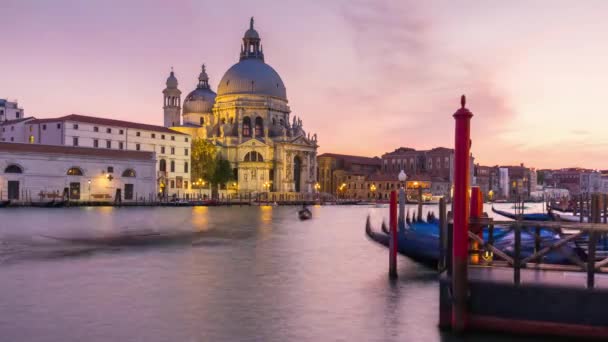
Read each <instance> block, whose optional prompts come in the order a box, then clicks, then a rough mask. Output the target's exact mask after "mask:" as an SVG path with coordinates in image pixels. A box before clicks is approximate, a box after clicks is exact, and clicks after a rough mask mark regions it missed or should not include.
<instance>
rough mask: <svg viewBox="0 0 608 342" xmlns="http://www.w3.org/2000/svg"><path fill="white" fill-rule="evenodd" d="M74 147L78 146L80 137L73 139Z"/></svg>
mask: <svg viewBox="0 0 608 342" xmlns="http://www.w3.org/2000/svg"><path fill="white" fill-rule="evenodd" d="M72 146H78V137H73V138H72Z"/></svg>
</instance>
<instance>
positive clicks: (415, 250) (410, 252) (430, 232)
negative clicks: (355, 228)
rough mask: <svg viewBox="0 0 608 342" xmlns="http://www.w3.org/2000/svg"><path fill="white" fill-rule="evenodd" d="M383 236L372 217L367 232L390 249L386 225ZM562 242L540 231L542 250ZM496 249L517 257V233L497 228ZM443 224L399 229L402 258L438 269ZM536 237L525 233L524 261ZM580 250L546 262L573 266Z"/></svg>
mask: <svg viewBox="0 0 608 342" xmlns="http://www.w3.org/2000/svg"><path fill="white" fill-rule="evenodd" d="M382 225H383V228H382V232H376V231H374V229H373V228H372V226H371V222H370V218H369V216H368V218H367V222H366V225H365V232H366V234H367V236H368V237H369V238H370V239H371V240H372V241H374V242H376V243H378V244H381V245H383V246H386V247H388V246H389V241H390V235H389V234H387V232H388V229H387V228H386V226H385V225H384V223H382ZM482 237H483V240H484V241H488V240H489V238H490V236H489V230H488V229H487V228H485V227H484V228H483V230H482ZM559 239H560V236H559V234H556V233H554V232H553V231H552V230H550V229H546V228H541V230H540V241H539V242H540V247H541V248H544V247H547V246H549V245H551V244H553V243H555V242H556V241H558V240H559ZM493 240H494V243H493V245H494V247H496V248H498V249H499V250H501V251H503V252H504V253H506V254H507V255H509V256H513V255H514V246H515V232H514V231H513V230H512V229H510V228H507V227H499V226H495V227H494V232H493ZM439 241H440V240H439V221H438V220H436V219H434V218H433V219H431V220H427V221H424V220H417V219H412V220H411V221H410V220H409V215H408V220H407V223H406V225H404V228H403V229H401V228H400V229H398V232H397V248H398V252H399V254H401V255H404V256H406V257H408V258H410V259H412V260H414V261H416V262H419V263H422V264H425V265H428V266H431V267H435V266H436V265H437V263H438V262H439V257H440V250H439ZM535 242H536V239H535V236H534V232H533V231H529V230H527V229H523V230H522V232H521V253H520V256H521V258H526V257H528V256H531V255H532V254H534V252H535V250H534V248H535ZM577 249H578V248H577V246H576V245H575V244H574V243H570V244H568V245H566V246H563V247H562V248H561V249H559V250H555V251H551V252H550V253H548V254H547V255H545V256H543V257H542V261H543V262H545V263H552V264H569V263H570V259H571V257H572V256H573V255H574V254H579V253H576V251H575V250H577Z"/></svg>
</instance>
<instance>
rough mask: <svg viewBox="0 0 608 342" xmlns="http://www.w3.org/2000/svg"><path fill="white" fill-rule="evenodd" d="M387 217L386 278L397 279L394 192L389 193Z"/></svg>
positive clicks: (395, 197)
mask: <svg viewBox="0 0 608 342" xmlns="http://www.w3.org/2000/svg"><path fill="white" fill-rule="evenodd" d="M389 215H390V217H389V229H390V233H391V238H390V241H389V261H388V267H389V269H388V276H389V277H390V278H397V247H398V246H397V192H396V191H394V190H393V191H391V202H390V207H389Z"/></svg>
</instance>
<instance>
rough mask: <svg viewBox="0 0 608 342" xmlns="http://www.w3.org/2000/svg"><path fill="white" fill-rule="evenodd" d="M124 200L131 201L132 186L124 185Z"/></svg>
mask: <svg viewBox="0 0 608 342" xmlns="http://www.w3.org/2000/svg"><path fill="white" fill-rule="evenodd" d="M125 199H126V200H132V199H133V184H125Z"/></svg>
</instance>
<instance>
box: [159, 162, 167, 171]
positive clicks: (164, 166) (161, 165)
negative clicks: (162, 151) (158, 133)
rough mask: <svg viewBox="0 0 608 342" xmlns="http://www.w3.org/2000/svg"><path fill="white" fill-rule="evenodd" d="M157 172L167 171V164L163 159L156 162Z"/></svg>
mask: <svg viewBox="0 0 608 342" xmlns="http://www.w3.org/2000/svg"><path fill="white" fill-rule="evenodd" d="M158 170H159V171H162V172H166V171H167V162H166V161H165V160H164V159H161V160H160V162H158Z"/></svg>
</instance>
